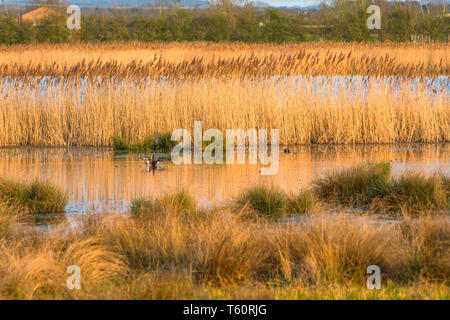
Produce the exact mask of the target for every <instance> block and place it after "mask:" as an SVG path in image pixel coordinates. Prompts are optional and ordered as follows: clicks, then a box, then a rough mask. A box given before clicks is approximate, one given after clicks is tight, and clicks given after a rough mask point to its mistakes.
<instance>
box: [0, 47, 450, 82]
mask: <svg viewBox="0 0 450 320" xmlns="http://www.w3.org/2000/svg"><path fill="white" fill-rule="evenodd" d="M447 52H448V44H432V45H430V44H393V43H335V42H318V43H301V44H279V45H278V44H237V43H228V44H227V43H223V44H212V43H203V42H197V43H161V44H155V43H150V44H146V43H134V42H130V43H108V44H77V45H68V44H63V45H17V46H3V47H0V75H3V76H16V77H28V76H53V77H55V76H64V77H75V78H77V77H98V76H102V77H109V76H113V77H117V78H133V77H150V78H159V77H162V76H164V77H180V76H183V77H185V78H189V77H206V76H208V77H210V76H212V77H229V76H233V77H246V78H248V77H251V76H252V77H265V76H273V75H300V74H301V75H331V74H333V75H355V74H358V75H373V76H388V75H395V76H424V75H428V76H436V75H448V74H449V64H448V58H447Z"/></svg>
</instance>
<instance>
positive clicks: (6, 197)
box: [0, 179, 69, 214]
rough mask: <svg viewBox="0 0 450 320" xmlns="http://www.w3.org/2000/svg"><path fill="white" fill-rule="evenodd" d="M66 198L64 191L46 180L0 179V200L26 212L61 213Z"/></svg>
mask: <svg viewBox="0 0 450 320" xmlns="http://www.w3.org/2000/svg"><path fill="white" fill-rule="evenodd" d="M68 198H69V197H68V194H67V193H66V192H64V191H62V190H60V189H59V188H58V187H56V186H54V185H52V184H50V183H48V182H41V181H33V182H30V183H25V182H16V181H13V180H7V179H0V202H2V203H4V204H6V205H7V206H10V207H12V208H16V209H17V210H24V211H26V212H27V213H31V214H40V213H41V214H46V213H61V212H63V211H64V208H65V206H66V204H67V201H68Z"/></svg>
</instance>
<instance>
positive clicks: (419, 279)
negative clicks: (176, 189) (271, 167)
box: [0, 195, 450, 299]
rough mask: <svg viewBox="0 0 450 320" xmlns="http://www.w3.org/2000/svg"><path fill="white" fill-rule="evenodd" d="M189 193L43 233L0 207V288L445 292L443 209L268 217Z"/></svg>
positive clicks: (128, 295) (246, 294) (131, 292)
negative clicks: (72, 274)
mask: <svg viewBox="0 0 450 320" xmlns="http://www.w3.org/2000/svg"><path fill="white" fill-rule="evenodd" d="M191 203H192V200H189V199H186V195H182V196H176V195H175V196H170V197H165V198H163V199H161V200H159V201H156V202H153V203H152V204H151V205H146V206H145V207H144V208H143V209H142V208H141V209H139V207H135V210H134V211H133V213H132V214H131V215H130V216H124V215H123V214H119V215H115V214H110V215H107V214H103V215H102V214H90V215H87V216H81V217H79V218H77V223H76V228H74V227H73V224H72V225H71V224H69V223H68V222H64V223H62V224H61V225H59V226H57V227H56V229H54V230H53V231H52V232H50V233H48V232H43V231H39V230H37V229H34V228H28V229H25V230H23V229H17V228H16V223H17V221H16V219H15V217H14V216H12V215H11V214H9V213H8V209H6V208H4V207H1V208H0V283H1V286H0V297H1V298H6V299H55V298H57V299H93V298H100V299H104V298H107V299H111V298H114V299H201V298H203V299H221V298H222V299H223V298H228V299H230V298H239V299H311V298H324V299H401V298H413V299H430V298H431V299H448V298H449V295H448V292H449V291H448V285H449V283H448V279H449V278H450V274H449V270H450V266H449V261H450V260H449V259H448V257H449V247H448V241H449V240H450V239H449V235H450V230H449V222H448V219H447V218H446V217H442V216H435V217H432V216H423V217H420V218H417V219H411V218H407V217H404V218H401V219H400V220H398V221H396V222H394V223H389V222H382V223H380V221H375V220H370V219H369V218H368V217H366V216H362V217H355V216H352V217H351V216H348V214H346V213H340V214H337V215H333V216H330V215H321V214H317V215H314V216H306V219H307V220H305V223H300V224H295V223H292V224H290V223H287V224H279V223H277V224H275V223H272V222H270V221H267V220H260V219H258V218H256V217H253V218H246V217H248V216H249V215H247V214H246V212H245V209H237V208H235V209H233V208H225V209H209V210H203V209H197V208H196V206H195V205H192V204H191ZM309 219H310V221H311V223H308V222H307V221H309ZM70 265H77V266H79V267H80V269H81V290H69V289H68V288H67V286H66V279H67V278H68V276H69V275H68V274H67V273H66V269H67V267H68V266H70ZM370 265H378V266H380V268H381V270H382V273H383V276H382V290H368V289H367V288H366V286H365V285H366V269H367V267H368V266H370Z"/></svg>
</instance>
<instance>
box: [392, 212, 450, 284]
mask: <svg viewBox="0 0 450 320" xmlns="http://www.w3.org/2000/svg"><path fill="white" fill-rule="evenodd" d="M399 228H400V235H401V240H400V243H401V245H400V246H399V251H400V252H399V254H400V256H401V258H400V259H401V260H402V261H403V265H404V266H403V269H402V272H401V273H400V274H399V278H400V279H403V280H406V281H411V280H413V281H414V280H415V281H417V280H418V279H420V280H427V281H437V282H441V281H444V283H446V284H447V285H448V284H449V279H450V252H449V243H450V223H449V222H448V219H447V218H446V217H433V216H430V215H428V216H423V217H419V218H411V217H405V219H404V220H402V221H401V223H400V226H399Z"/></svg>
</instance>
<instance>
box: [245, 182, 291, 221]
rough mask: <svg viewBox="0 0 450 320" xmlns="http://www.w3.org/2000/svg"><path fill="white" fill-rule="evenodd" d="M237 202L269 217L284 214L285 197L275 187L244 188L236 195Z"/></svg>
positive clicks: (285, 209)
mask: <svg viewBox="0 0 450 320" xmlns="http://www.w3.org/2000/svg"><path fill="white" fill-rule="evenodd" d="M237 203H238V204H239V205H241V206H244V205H248V206H249V207H250V209H252V210H254V211H256V212H258V213H259V214H261V215H264V216H266V217H269V218H279V217H282V216H284V215H285V214H286V211H287V197H286V195H285V194H284V192H282V191H281V190H278V189H276V188H275V187H265V186H259V187H253V188H249V189H246V190H244V191H243V192H242V193H241V194H240V195H239V197H238V199H237Z"/></svg>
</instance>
